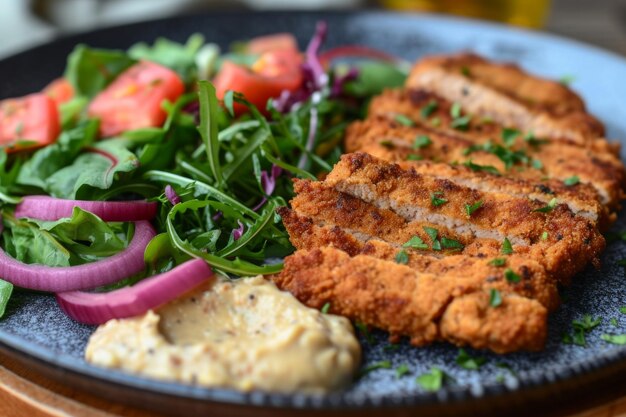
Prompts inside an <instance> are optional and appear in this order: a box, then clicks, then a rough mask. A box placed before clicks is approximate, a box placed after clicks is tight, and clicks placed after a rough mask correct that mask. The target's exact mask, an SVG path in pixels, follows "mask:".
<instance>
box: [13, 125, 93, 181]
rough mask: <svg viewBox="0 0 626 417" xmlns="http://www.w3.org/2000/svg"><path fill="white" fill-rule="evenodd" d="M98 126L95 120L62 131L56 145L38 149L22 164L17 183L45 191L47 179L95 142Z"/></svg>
mask: <svg viewBox="0 0 626 417" xmlns="http://www.w3.org/2000/svg"><path fill="white" fill-rule="evenodd" d="M98 126H99V122H98V121H97V120H86V121H84V122H81V123H80V124H78V125H77V126H76V127H75V128H73V129H70V130H65V131H63V132H62V133H61V135H60V136H59V139H58V140H57V141H56V143H54V144H52V145H49V146H46V147H44V148H41V149H39V150H38V151H36V152H35V153H34V154H33V155H32V157H31V158H30V159H28V160H27V161H26V162H25V163H24V165H23V166H22V168H21V170H20V172H19V175H18V176H17V182H18V183H20V184H24V185H34V186H36V187H39V188H41V189H44V190H46V189H47V186H46V182H47V180H48V178H50V177H51V176H52V175H53V174H54V173H55V172H57V171H59V170H60V169H62V168H63V167H65V166H67V165H69V164H70V163H71V162H72V161H73V160H74V159H75V158H76V156H77V155H78V154H79V153H80V152H81V150H82V149H83V148H85V147H86V146H89V145H91V144H92V143H93V142H94V141H95V140H96V138H97V135H98Z"/></svg>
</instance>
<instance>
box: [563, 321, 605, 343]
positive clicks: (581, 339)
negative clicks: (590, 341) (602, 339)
mask: <svg viewBox="0 0 626 417" xmlns="http://www.w3.org/2000/svg"><path fill="white" fill-rule="evenodd" d="M600 323H602V318H600V317H598V318H596V319H594V318H593V317H591V316H590V315H589V314H585V315H584V316H583V318H582V320H574V321H572V328H573V329H574V332H573V333H572V334H569V333H566V334H564V335H563V337H562V339H561V341H562V342H563V343H565V344H570V345H571V344H574V345H578V346H582V347H585V346H587V340H586V337H585V335H586V334H587V333H589V332H590V331H592V330H593V329H595V328H596V327H598V326H599V325H600Z"/></svg>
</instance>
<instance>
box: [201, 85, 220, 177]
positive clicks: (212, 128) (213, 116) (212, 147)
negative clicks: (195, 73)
mask: <svg viewBox="0 0 626 417" xmlns="http://www.w3.org/2000/svg"><path fill="white" fill-rule="evenodd" d="M198 89H199V90H198V97H199V98H200V127H199V130H200V135H202V142H203V143H204V146H205V148H206V152H207V160H208V161H209V169H210V170H211V174H212V176H213V181H214V182H215V184H216V186H217V187H218V188H221V186H222V184H223V177H222V167H221V165H220V156H219V149H220V148H219V141H218V138H217V132H218V128H217V113H218V108H219V104H218V102H217V96H216V95H215V87H213V85H212V84H211V83H209V82H208V81H200V82H199V83H198Z"/></svg>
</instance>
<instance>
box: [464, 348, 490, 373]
mask: <svg viewBox="0 0 626 417" xmlns="http://www.w3.org/2000/svg"><path fill="white" fill-rule="evenodd" d="M485 362H487V359H485V358H482V357H477V358H474V357H472V356H470V354H469V353H467V352H466V351H465V349H459V354H458V355H457V357H456V363H457V365H459V366H460V367H461V368H464V369H469V370H476V369H478V368H480V367H481V366H483V365H484V364H485Z"/></svg>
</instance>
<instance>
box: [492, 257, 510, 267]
mask: <svg viewBox="0 0 626 417" xmlns="http://www.w3.org/2000/svg"><path fill="white" fill-rule="evenodd" d="M489 265H493V266H504V265H506V259H504V258H493V259H492V260H491V261H489Z"/></svg>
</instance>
